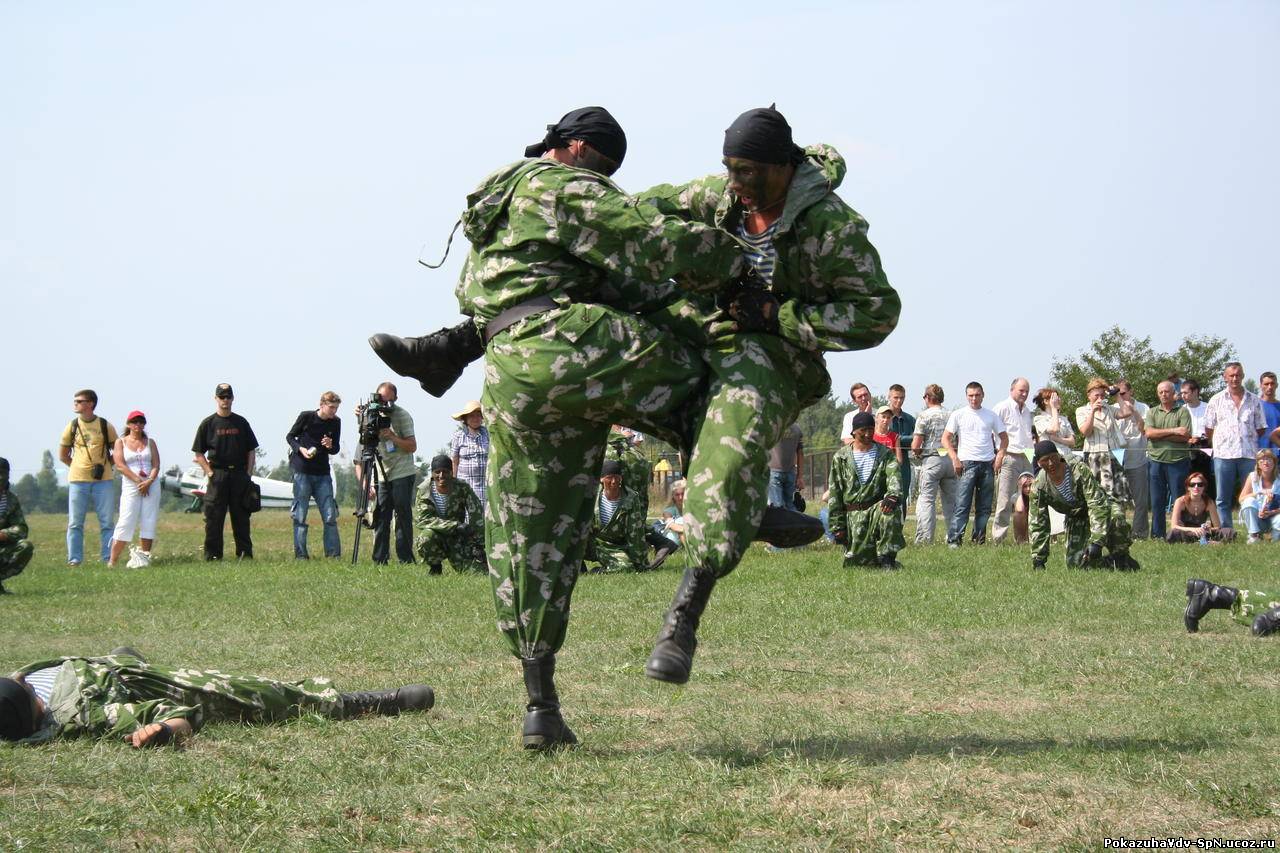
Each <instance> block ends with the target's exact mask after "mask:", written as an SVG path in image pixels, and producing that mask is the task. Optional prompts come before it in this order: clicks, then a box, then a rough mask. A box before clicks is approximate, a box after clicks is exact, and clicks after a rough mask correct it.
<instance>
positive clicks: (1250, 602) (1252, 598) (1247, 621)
mask: <svg viewBox="0 0 1280 853" xmlns="http://www.w3.org/2000/svg"><path fill="white" fill-rule="evenodd" d="M1276 607H1280V594H1276V593H1274V592H1263V591H1262V590H1260V589H1238V590H1236V600H1235V601H1233V602H1231V618H1232V619H1234V620H1235V621H1237V622H1239V623H1240V624H1241V625H1253V620H1254V619H1255V618H1257V616H1258V614H1260V613H1266V612H1267V611H1268V610H1272V609H1274V608H1276Z"/></svg>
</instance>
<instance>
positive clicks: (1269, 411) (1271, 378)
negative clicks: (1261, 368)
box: [1258, 370, 1280, 453]
mask: <svg viewBox="0 0 1280 853" xmlns="http://www.w3.org/2000/svg"><path fill="white" fill-rule="evenodd" d="M1258 389H1259V390H1260V391H1261V392H1262V393H1260V394H1259V395H1258V396H1259V397H1261V398H1262V414H1263V415H1264V416H1265V417H1266V419H1267V432H1266V436H1265V437H1264V439H1263V441H1262V442H1261V444H1262V446H1263V447H1267V448H1270V450H1271V452H1272V453H1275V452H1276V451H1277V450H1280V444H1278V443H1277V442H1276V440H1275V438H1273V437H1272V436H1273V434H1274V433H1275V431H1276V429H1280V400H1277V399H1276V375H1275V374H1274V373H1272V372H1271V371H1270V370H1268V371H1267V372H1266V373H1264V374H1262V375H1261V376H1259V377H1258Z"/></svg>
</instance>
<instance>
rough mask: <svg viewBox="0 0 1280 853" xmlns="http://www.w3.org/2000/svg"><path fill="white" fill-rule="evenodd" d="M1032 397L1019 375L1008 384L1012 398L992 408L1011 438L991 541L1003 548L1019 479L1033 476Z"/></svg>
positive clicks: (999, 475) (1002, 466)
mask: <svg viewBox="0 0 1280 853" xmlns="http://www.w3.org/2000/svg"><path fill="white" fill-rule="evenodd" d="M1029 396H1031V383H1030V382H1028V381H1027V380H1026V379H1024V378H1023V377H1021V376H1019V377H1018V378H1017V379H1015V380H1013V382H1011V383H1010V384H1009V396H1008V397H1006V398H1005V399H1003V400H1001V401H1000V402H999V403H996V405H995V408H993V409H992V411H993V412H995V413H996V417H998V418H1000V422H1001V423H1003V424H1004V431H1005V433H1006V434H1008V436H1009V443H1008V447H1007V449H1006V451H1005V454H1004V459H1003V460H1002V461H1001V463H1000V466H999V469H998V470H997V472H996V475H997V479H996V517H995V521H994V522H993V523H992V525H991V539H992V541H993V542H995V543H996V544H997V545H1003V544H1004V541H1005V539H1006V538H1007V537H1008V535H1009V519H1010V516H1011V515H1012V513H1013V505H1014V503H1015V502H1016V501H1017V499H1018V495H1019V494H1020V493H1021V492H1020V489H1019V487H1018V480H1019V478H1020V477H1021V476H1022V475H1023V474H1030V473H1031V460H1030V459H1029V458H1028V452H1029V451H1031V450H1033V449H1034V448H1035V442H1034V440H1033V439H1032V438H1031V408H1030V407H1029V406H1028V405H1027V398H1028V397H1029Z"/></svg>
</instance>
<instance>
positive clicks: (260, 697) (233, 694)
mask: <svg viewBox="0 0 1280 853" xmlns="http://www.w3.org/2000/svg"><path fill="white" fill-rule="evenodd" d="M434 704H435V693H434V691H432V689H431V688H430V687H428V686H426V685H425V684H410V685H406V686H404V687H401V688H399V689H398V690H377V691H366V692H363V693H339V692H338V689H337V688H336V687H334V685H333V682H331V681H329V679H327V678H309V679H306V680H305V681H275V680H273V679H269V678H260V677H259V676H256V675H229V674H227V673H224V672H220V671H218V670H216V669H209V670H199V669H188V668H185V667H182V668H176V669H173V668H169V667H164V666H158V665H156V664H152V663H148V662H147V661H146V659H145V658H143V657H142V655H140V654H139V653H138V652H136V651H134V650H133V649H130V648H127V647H121V648H118V649H114V650H113V651H112V652H111V654H109V655H106V656H104V657H59V658H53V659H51V660H44V661H37V662H36V663H32V664H28V665H27V666H24V667H23V668H22V669H20V670H18V671H17V672H15V673H14V674H13V676H12V677H11V678H0V738H3V739H4V740H7V741H16V742H18V743H23V744H35V743H43V742H46V741H49V740H53V739H54V738H74V737H82V736H83V737H96V738H108V737H122V738H124V740H125V741H126V742H127V743H128V744H129V745H130V746H133V747H141V746H163V745H164V744H167V743H170V742H173V741H179V740H183V739H185V738H188V737H190V736H191V735H193V734H194V733H195V732H197V731H199V730H200V727H201V726H203V725H204V724H205V723H206V722H209V721H211V720H227V721H236V722H247V723H267V722H275V721H278V720H285V719H289V718H290V717H298V716H301V715H303V714H318V715H320V716H323V717H331V718H333V719H337V720H346V719H350V718H352V717H358V716H360V715H362V714H382V715H395V714H399V713H400V712H401V711H426V710H429V709H430V708H431V707H432V705H434Z"/></svg>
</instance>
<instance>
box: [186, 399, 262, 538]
mask: <svg viewBox="0 0 1280 853" xmlns="http://www.w3.org/2000/svg"><path fill="white" fill-rule="evenodd" d="M213 399H214V403H215V404H216V405H217V411H215V412H214V413H213V414H212V415H209V417H207V418H205V419H204V420H203V421H201V422H200V426H199V427H197V428H196V438H195V441H194V442H193V443H192V445H191V450H192V452H194V453H195V462H196V464H197V465H199V466H200V468H201V470H203V471H204V474H205V477H206V478H207V480H206V484H205V492H204V558H205V559H206V560H221V559H222V527H223V523H224V522H225V521H226V518H227V513H228V512H230V513H231V533H232V535H233V536H234V537H235V541H236V558H237V559H244V560H252V559H253V539H252V538H251V535H250V527H249V517H250V516H249V509H248V507H247V506H246V505H245V500H246V493H247V492H248V491H249V486H250V484H251V483H252V482H253V463H254V461H255V460H256V459H257V449H258V438H257V436H255V435H254V434H253V427H251V426H249V422H248V421H247V420H245V419H244V418H243V417H242V416H240V415H238V414H236V413H234V412H232V411H231V405H232V402H233V401H234V400H235V393H234V392H233V391H232V390H231V386H230V385H228V384H227V383H225V382H223V383H221V384H220V385H218V386H217V387H216V388H214V389H213Z"/></svg>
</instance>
